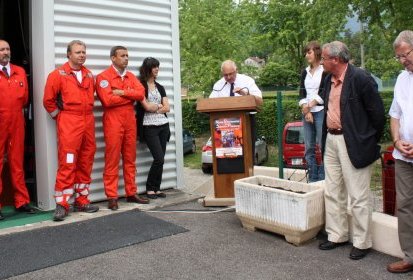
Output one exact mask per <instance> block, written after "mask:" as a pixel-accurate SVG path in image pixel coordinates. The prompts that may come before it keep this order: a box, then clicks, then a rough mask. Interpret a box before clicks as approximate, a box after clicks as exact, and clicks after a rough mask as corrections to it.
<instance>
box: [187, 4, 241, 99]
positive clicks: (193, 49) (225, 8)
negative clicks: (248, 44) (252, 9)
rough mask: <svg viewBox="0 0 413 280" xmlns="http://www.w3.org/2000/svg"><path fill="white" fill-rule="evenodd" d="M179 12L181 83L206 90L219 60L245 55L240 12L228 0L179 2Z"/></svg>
mask: <svg viewBox="0 0 413 280" xmlns="http://www.w3.org/2000/svg"><path fill="white" fill-rule="evenodd" d="M179 9H180V15H179V21H180V46H181V70H182V84H183V85H190V88H191V89H193V90H196V91H210V90H211V89H212V86H213V83H214V81H215V80H217V79H218V78H219V77H220V65H221V63H222V61H224V60H226V59H233V60H234V61H236V62H238V63H239V62H241V61H243V60H244V59H245V58H246V56H247V51H246V48H244V47H243V37H242V36H245V34H246V33H245V32H242V30H243V25H242V24H241V20H240V18H241V17H240V16H239V13H240V11H239V9H237V5H236V4H235V3H234V2H233V1H232V0H180V1H179ZM243 34H244V35H243Z"/></svg>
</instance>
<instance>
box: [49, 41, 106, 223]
mask: <svg viewBox="0 0 413 280" xmlns="http://www.w3.org/2000/svg"><path fill="white" fill-rule="evenodd" d="M67 58H68V62H66V63H65V64H64V65H63V66H61V67H59V68H57V69H55V70H54V71H53V72H51V73H50V74H49V77H48V78H47V82H46V86H45V89H44V97H43V106H44V107H45V109H46V111H47V112H48V113H49V114H50V116H51V117H52V118H53V119H55V120H56V132H57V144H58V170H57V174H56V184H55V199H56V210H55V213H54V217H53V219H54V220H55V221H63V220H64V218H65V217H66V216H67V215H68V213H69V199H70V197H71V196H72V195H73V193H75V203H74V211H83V212H87V213H93V212H96V211H98V210H99V207H98V206H96V205H92V204H90V201H89V199H88V194H89V185H90V183H91V181H92V180H91V177H90V175H91V173H92V166H93V159H94V155H95V151H96V143H95V119H94V116H93V103H94V91H95V86H94V79H93V75H92V73H91V72H90V70H88V69H87V68H86V67H84V66H83V64H84V63H85V60H86V45H85V43H84V42H82V41H79V40H74V41H72V42H70V43H69V44H68V46H67Z"/></svg>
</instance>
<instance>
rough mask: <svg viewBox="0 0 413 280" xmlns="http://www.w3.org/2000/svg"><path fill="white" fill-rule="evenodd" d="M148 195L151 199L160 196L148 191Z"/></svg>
mask: <svg viewBox="0 0 413 280" xmlns="http://www.w3.org/2000/svg"><path fill="white" fill-rule="evenodd" d="M146 197H147V198H150V199H157V198H158V196H157V195H156V194H155V193H147V194H146Z"/></svg>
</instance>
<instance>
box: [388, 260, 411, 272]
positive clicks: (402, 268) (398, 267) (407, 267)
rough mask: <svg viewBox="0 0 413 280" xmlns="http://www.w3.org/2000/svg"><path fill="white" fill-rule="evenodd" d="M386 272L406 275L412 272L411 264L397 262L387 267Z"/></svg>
mask: <svg viewBox="0 0 413 280" xmlns="http://www.w3.org/2000/svg"><path fill="white" fill-rule="evenodd" d="M387 270H388V271H389V272H392V273H406V272H409V271H413V263H409V262H406V261H398V262H394V263H391V264H389V265H388V266H387Z"/></svg>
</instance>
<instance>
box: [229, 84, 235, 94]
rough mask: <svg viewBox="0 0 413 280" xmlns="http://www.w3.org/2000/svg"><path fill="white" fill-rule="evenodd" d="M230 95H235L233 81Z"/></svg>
mask: <svg viewBox="0 0 413 280" xmlns="http://www.w3.org/2000/svg"><path fill="white" fill-rule="evenodd" d="M229 96H234V83H231V88H230V89H229Z"/></svg>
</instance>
